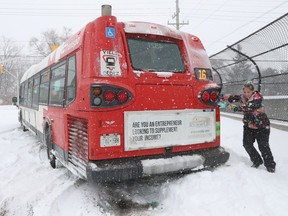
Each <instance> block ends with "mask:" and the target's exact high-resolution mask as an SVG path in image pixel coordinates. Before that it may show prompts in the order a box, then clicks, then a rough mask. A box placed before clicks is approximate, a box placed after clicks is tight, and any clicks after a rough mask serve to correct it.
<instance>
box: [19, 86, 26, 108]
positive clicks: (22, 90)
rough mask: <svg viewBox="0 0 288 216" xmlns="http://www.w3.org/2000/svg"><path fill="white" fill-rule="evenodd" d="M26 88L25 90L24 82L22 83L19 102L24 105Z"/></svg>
mask: <svg viewBox="0 0 288 216" xmlns="http://www.w3.org/2000/svg"><path fill="white" fill-rule="evenodd" d="M24 90H25V88H24V83H22V84H21V86H20V95H19V104H20V105H22V106H23V105H24Z"/></svg>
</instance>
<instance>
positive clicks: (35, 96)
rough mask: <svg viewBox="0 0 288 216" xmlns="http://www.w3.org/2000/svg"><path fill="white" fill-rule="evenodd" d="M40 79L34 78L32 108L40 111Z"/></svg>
mask: <svg viewBox="0 0 288 216" xmlns="http://www.w3.org/2000/svg"><path fill="white" fill-rule="evenodd" d="M39 84H40V77H39V76H38V77H36V78H34V84H33V99H32V108H34V109H38V102H39Z"/></svg>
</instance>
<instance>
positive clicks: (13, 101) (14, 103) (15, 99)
mask: <svg viewBox="0 0 288 216" xmlns="http://www.w3.org/2000/svg"><path fill="white" fill-rule="evenodd" d="M12 104H13V105H15V106H17V97H13V98H12Z"/></svg>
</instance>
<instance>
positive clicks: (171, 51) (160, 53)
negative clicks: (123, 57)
mask: <svg viewBox="0 0 288 216" xmlns="http://www.w3.org/2000/svg"><path fill="white" fill-rule="evenodd" d="M127 42H128V46H129V54H130V59H131V62H132V67H133V69H134V70H140V71H151V72H153V71H155V72H184V71H185V66H184V62H183V59H182V55H181V52H180V49H179V47H178V45H177V44H176V43H173V42H167V41H152V40H144V39H135V38H128V39H127Z"/></svg>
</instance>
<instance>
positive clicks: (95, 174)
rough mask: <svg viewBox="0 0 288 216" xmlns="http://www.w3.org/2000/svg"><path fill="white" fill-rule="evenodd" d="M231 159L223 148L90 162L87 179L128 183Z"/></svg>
mask: <svg viewBox="0 0 288 216" xmlns="http://www.w3.org/2000/svg"><path fill="white" fill-rule="evenodd" d="M228 159H229V153H228V152H226V151H225V150H224V149H223V148H222V147H217V148H212V149H205V150H201V151H191V152H185V153H182V154H181V155H179V153H178V154H177V155H176V154H175V155H169V156H165V155H163V156H159V155H158V156H157V157H152V158H149V159H147V158H129V159H114V160H106V161H90V162H89V163H88V165H87V168H86V172H87V179H88V181H93V182H109V181H125V180H130V179H137V178H143V177H147V176H153V175H159V174H172V173H180V172H182V173H183V172H190V171H194V170H201V169H205V168H213V167H217V166H219V165H221V164H224V163H225V162H226V161H227V160H228Z"/></svg>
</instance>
